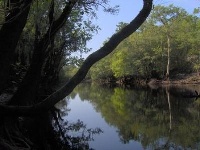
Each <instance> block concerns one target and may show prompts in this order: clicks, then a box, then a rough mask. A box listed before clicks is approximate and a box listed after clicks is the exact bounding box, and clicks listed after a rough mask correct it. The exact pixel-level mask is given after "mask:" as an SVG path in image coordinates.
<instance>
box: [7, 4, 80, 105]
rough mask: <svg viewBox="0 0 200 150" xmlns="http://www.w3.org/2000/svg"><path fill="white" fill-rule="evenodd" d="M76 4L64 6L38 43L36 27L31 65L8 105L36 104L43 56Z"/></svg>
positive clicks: (46, 53)
mask: <svg viewBox="0 0 200 150" xmlns="http://www.w3.org/2000/svg"><path fill="white" fill-rule="evenodd" d="M76 2H77V0H75V1H74V2H69V3H67V4H66V6H65V8H64V10H63V12H62V14H61V15H60V17H59V18H58V19H57V20H55V21H53V22H51V23H50V25H49V29H48V31H47V33H46V34H45V35H44V36H43V37H42V38H41V39H40V40H39V41H38V38H37V37H38V28H37V25H36V36H35V45H34V51H33V57H32V62H31V65H30V67H29V69H28V71H27V73H26V76H25V77H24V79H23V81H22V83H21V85H20V87H19V89H18V90H17V92H16V93H15V95H14V96H13V98H12V99H11V101H10V102H9V104H12V105H31V104H35V103H36V102H38V101H37V100H38V99H37V96H38V95H37V92H38V89H39V85H40V80H41V73H42V68H43V64H44V63H45V59H47V58H45V56H46V57H47V56H48V54H49V53H50V51H48V50H51V49H48V47H49V45H50V43H51V42H52V43H53V41H52V40H53V39H54V36H55V34H56V32H57V31H58V30H59V29H60V28H61V27H62V26H63V25H64V23H65V22H66V20H67V18H68V17H69V14H70V13H71V11H72V8H73V6H74V5H75V4H76ZM50 9H51V8H50ZM47 49H48V50H47Z"/></svg>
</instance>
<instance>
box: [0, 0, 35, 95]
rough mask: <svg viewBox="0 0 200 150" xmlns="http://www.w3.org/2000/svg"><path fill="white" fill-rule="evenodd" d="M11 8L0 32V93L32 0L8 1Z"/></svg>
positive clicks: (4, 84)
mask: <svg viewBox="0 0 200 150" xmlns="http://www.w3.org/2000/svg"><path fill="white" fill-rule="evenodd" d="M9 2H10V4H9V5H11V4H12V6H13V9H11V10H10V14H9V15H8V16H7V17H6V18H5V23H4V24H3V26H2V28H1V30H0V68H1V71H0V79H1V80H0V92H1V91H2V90H3V89H4V88H5V86H6V82H7V80H8V77H9V70H10V65H11V63H12V60H13V57H14V53H15V48H16V46H17V43H18V41H19V38H20V35H21V33H22V30H23V28H24V26H25V24H26V21H27V17H28V14H29V10H30V4H31V2H32V0H23V1H22V0H10V1H9Z"/></svg>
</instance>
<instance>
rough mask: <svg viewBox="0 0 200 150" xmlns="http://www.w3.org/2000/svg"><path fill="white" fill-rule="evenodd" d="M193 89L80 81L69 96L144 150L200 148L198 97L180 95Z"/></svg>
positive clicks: (122, 139) (123, 138)
mask: <svg viewBox="0 0 200 150" xmlns="http://www.w3.org/2000/svg"><path fill="white" fill-rule="evenodd" d="M196 88H199V87H196ZM195 90H197V91H199V89H195ZM195 90H194V88H192V90H191V89H190V88H188V87H186V88H178V87H156V88H154V89H150V88H132V89H123V88H120V87H116V88H106V87H103V88H102V87H100V86H97V85H95V84H92V85H91V84H82V85H79V86H78V87H77V88H76V89H75V91H74V93H73V95H76V94H79V97H80V98H81V99H82V100H87V101H89V102H90V103H92V104H93V105H94V106H95V109H96V111H98V112H101V114H102V116H103V118H104V119H105V121H106V122H107V123H108V124H110V125H112V126H115V127H116V128H117V129H118V134H119V137H120V139H121V141H122V142H123V143H128V142H130V141H131V140H135V141H139V142H140V143H141V144H142V145H143V147H144V148H147V149H170V148H174V149H177V148H181V149H186V148H191V149H200V144H199V143H200V130H199V122H200V116H199V108H200V107H199V106H200V99H197V100H195V99H191V98H185V97H184V95H185V94H188V93H191V92H194V91H195ZM116 116H117V117H116Z"/></svg>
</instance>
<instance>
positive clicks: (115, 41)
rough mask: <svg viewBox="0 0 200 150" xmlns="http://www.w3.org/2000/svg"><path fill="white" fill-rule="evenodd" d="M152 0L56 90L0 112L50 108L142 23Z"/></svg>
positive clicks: (0, 108)
mask: <svg viewBox="0 0 200 150" xmlns="http://www.w3.org/2000/svg"><path fill="white" fill-rule="evenodd" d="M152 1H153V0H143V2H144V5H143V8H142V10H141V11H140V13H139V14H138V15H137V16H136V18H135V19H134V20H132V21H131V22H130V23H129V24H128V25H127V26H125V27H124V28H123V29H122V30H120V31H119V32H118V33H116V34H114V35H113V36H112V37H111V38H110V40H109V41H108V42H107V43H106V44H105V45H104V46H103V47H101V48H100V49H99V50H98V51H96V52H94V53H92V54H91V55H89V56H88V58H87V59H86V60H85V62H84V63H83V65H82V66H81V68H80V69H79V70H78V72H77V73H76V74H75V75H74V76H73V77H72V78H71V79H70V80H69V81H68V82H67V83H66V84H65V85H64V86H63V87H62V88H61V89H59V90H58V91H56V92H55V93H53V94H52V95H50V96H48V97H47V98H46V99H44V100H43V101H42V102H40V103H38V104H36V105H32V106H18V107H16V106H5V105H0V114H7V115H9V114H10V115H13V114H15V115H35V114H38V113H43V112H46V111H48V110H49V109H50V108H52V107H53V106H54V105H55V104H56V103H57V102H59V101H60V100H62V99H63V98H65V97H66V96H67V95H69V94H70V93H71V92H72V91H73V89H74V88H75V87H76V86H77V85H78V84H79V83H80V82H81V81H82V80H83V79H84V78H85V76H86V74H87V72H88V71H89V69H90V68H91V66H92V65H93V64H94V63H96V62H97V61H99V60H100V59H102V58H103V57H105V56H107V55H108V54H110V53H111V52H112V51H113V50H114V49H115V48H116V47H117V46H118V45H119V43H120V42H121V41H123V40H124V39H125V38H127V37H128V36H129V35H131V34H132V33H133V32H135V31H136V30H137V29H138V28H139V27H140V26H141V25H142V23H143V22H144V21H145V20H146V18H147V17H148V15H149V14H150V12H151V9H152Z"/></svg>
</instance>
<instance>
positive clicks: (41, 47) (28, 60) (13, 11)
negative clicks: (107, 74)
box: [0, 0, 152, 150]
mask: <svg viewBox="0 0 200 150" xmlns="http://www.w3.org/2000/svg"><path fill="white" fill-rule="evenodd" d="M143 4H144V5H143V7H142V9H141V11H140V12H139V13H138V15H137V16H136V17H135V18H134V19H133V20H132V21H131V22H130V23H129V24H128V25H127V26H126V27H125V28H124V29H122V30H121V31H120V32H118V33H116V34H114V35H113V36H112V37H111V38H110V40H108V41H107V43H106V44H105V45H104V46H103V47H102V48H100V49H99V50H98V51H96V52H94V53H93V54H91V55H90V56H89V57H88V58H87V59H86V60H85V61H84V62H83V63H81V64H82V65H81V67H80V68H79V70H78V72H77V73H76V74H75V75H74V76H73V77H72V78H71V79H70V80H69V81H66V82H65V84H64V86H62V87H60V88H59V90H57V89H56V90H55V89H53V87H54V85H55V83H56V81H57V79H58V74H59V72H60V70H61V68H62V66H63V64H65V63H66V62H67V63H69V62H70V61H69V60H72V61H71V62H72V63H71V64H73V61H74V58H70V55H71V53H72V52H77V51H78V52H80V53H82V52H87V51H88V49H87V48H86V47H85V45H86V42H87V41H88V40H89V39H90V38H91V36H92V33H93V32H95V31H96V30H97V29H98V27H97V26H94V25H93V24H92V22H91V18H88V19H85V18H87V17H86V16H89V17H95V12H96V11H97V10H98V8H99V7H100V6H101V7H102V8H103V9H104V10H105V11H106V12H110V13H114V12H116V11H117V9H116V7H114V8H110V7H109V5H108V1H107V0H85V1H81V0H57V1H55V0H50V1H39V0H35V1H34V0H3V1H0V7H1V8H0V22H1V24H0V68H1V71H0V79H1V80H0V94H1V95H0V96H1V97H0V101H1V103H0V119H1V122H0V133H1V134H0V149H6V150H7V149H8V150H13V149H19V150H20V149H61V148H62V149H63V145H62V144H63V143H62V142H61V143H59V142H58V143H55V138H56V136H55V134H54V133H53V129H52V128H53V127H52V119H53V120H54V122H56V125H57V127H58V128H59V129H60V126H59V123H58V121H59V118H58V117H57V114H56V112H57V111H55V110H56V109H55V108H54V105H55V104H56V103H57V102H58V101H60V100H62V99H63V98H65V97H66V96H67V95H69V94H70V93H71V92H72V91H73V89H74V88H75V87H76V86H77V85H78V84H79V83H80V82H81V81H82V80H83V79H84V78H85V76H86V74H87V72H88V71H89V69H90V67H91V66H92V65H93V64H94V63H96V62H97V61H99V60H100V59H102V58H103V57H105V56H106V55H108V54H110V53H111V52H112V51H113V50H114V49H115V48H116V47H117V45H118V44H119V43H120V42H121V41H123V40H124V39H125V38H126V37H128V36H129V35H130V34H132V33H133V32H135V31H136V30H137V29H138V28H139V27H140V26H141V24H142V23H143V22H144V21H145V20H146V18H147V17H148V15H149V14H150V12H151V9H152V0H143ZM81 61H82V59H81V60H80V62H81ZM78 64H79V63H78ZM75 66H77V65H75ZM31 131H32V132H31ZM59 131H60V132H59V133H60V134H61V135H62V130H59ZM61 135H59V136H61ZM59 136H58V137H59ZM53 139H54V140H53ZM65 142H67V141H65ZM64 144H65V149H70V142H67V143H64Z"/></svg>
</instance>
